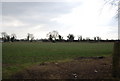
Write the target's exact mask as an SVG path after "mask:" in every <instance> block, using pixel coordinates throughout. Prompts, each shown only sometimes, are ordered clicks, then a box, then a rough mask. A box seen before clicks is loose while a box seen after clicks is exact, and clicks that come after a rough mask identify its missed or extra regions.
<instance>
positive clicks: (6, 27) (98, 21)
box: [0, 0, 118, 39]
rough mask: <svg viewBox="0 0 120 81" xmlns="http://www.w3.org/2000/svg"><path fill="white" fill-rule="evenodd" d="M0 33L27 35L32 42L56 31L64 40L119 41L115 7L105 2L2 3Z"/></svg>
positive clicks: (66, 0)
mask: <svg viewBox="0 0 120 81" xmlns="http://www.w3.org/2000/svg"><path fill="white" fill-rule="evenodd" d="M0 9H1V10H2V12H1V13H0V17H1V18H2V19H0V21H2V23H0V33H1V32H6V33H7V34H9V35H10V34H12V33H15V34H16V35H17V38H18V39H21V38H26V36H27V33H31V34H33V35H34V37H35V39H41V38H47V37H46V34H47V33H49V32H52V31H53V30H55V31H58V33H59V34H60V35H62V36H63V38H64V39H67V35H68V34H74V36H75V39H77V38H78V36H80V35H81V36H83V38H87V37H89V38H91V39H93V38H94V37H95V36H99V37H101V38H102V39H117V38H118V20H117V18H116V13H117V6H111V5H110V4H105V1H104V0H64V1H63V0H62V1H58V2H57V1H48V0H47V1H39V2H37V1H36V2H35V1H32V0H31V1H26V2H24V1H21V2H18V1H14V0H13V1H12V0H11V2H10V1H9V2H8V1H7V0H6V2H5V1H3V2H1V3H0Z"/></svg>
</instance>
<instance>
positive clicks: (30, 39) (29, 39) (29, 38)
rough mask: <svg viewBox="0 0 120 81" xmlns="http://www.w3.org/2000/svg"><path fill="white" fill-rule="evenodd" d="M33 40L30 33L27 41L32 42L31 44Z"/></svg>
mask: <svg viewBox="0 0 120 81" xmlns="http://www.w3.org/2000/svg"><path fill="white" fill-rule="evenodd" d="M33 39H34V36H33V34H30V33H28V34H27V40H28V41H30V42H32V41H33Z"/></svg>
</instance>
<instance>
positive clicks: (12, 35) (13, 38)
mask: <svg viewBox="0 0 120 81" xmlns="http://www.w3.org/2000/svg"><path fill="white" fill-rule="evenodd" d="M16 38H17V36H16V34H14V33H13V34H11V42H14V41H15V39H16Z"/></svg>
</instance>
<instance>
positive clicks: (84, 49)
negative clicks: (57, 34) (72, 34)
mask: <svg viewBox="0 0 120 81" xmlns="http://www.w3.org/2000/svg"><path fill="white" fill-rule="evenodd" d="M2 46H3V47H2V48H3V49H2V51H3V54H2V59H3V61H2V62H3V78H7V77H9V76H10V75H11V74H13V73H15V72H16V71H18V70H22V69H23V68H24V67H27V66H30V65H33V64H36V63H41V62H51V61H59V60H62V61H63V60H69V59H73V58H76V57H80V56H83V57H89V56H110V55H112V52H113V43H41V42H33V43H30V42H16V43H3V45H2Z"/></svg>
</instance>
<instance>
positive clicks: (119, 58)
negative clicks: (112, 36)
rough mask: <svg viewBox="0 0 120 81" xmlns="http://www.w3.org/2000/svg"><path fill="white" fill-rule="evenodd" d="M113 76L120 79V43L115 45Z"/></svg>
mask: <svg viewBox="0 0 120 81" xmlns="http://www.w3.org/2000/svg"><path fill="white" fill-rule="evenodd" d="M112 74H113V77H117V78H120V42H115V43H114V53H113V67H112Z"/></svg>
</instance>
